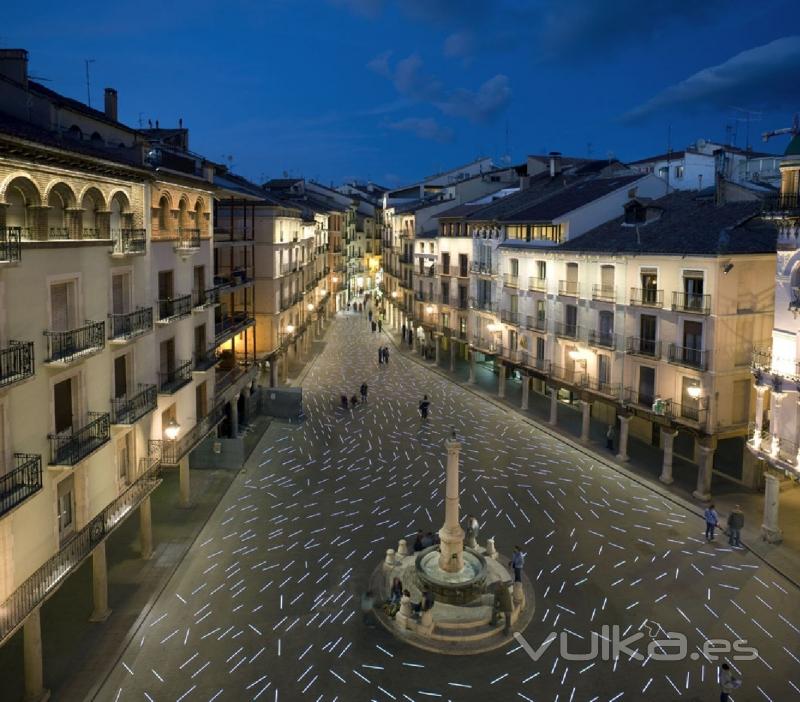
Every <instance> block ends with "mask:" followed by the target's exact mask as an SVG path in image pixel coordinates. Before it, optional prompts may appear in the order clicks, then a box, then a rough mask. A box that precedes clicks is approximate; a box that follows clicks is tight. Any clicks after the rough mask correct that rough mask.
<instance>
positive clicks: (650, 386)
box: [639, 366, 656, 407]
mask: <svg viewBox="0 0 800 702" xmlns="http://www.w3.org/2000/svg"><path fill="white" fill-rule="evenodd" d="M655 394H656V369H655V368H650V367H649V366H641V367H640V368H639V404H641V405H646V406H647V407H650V406H651V405H652V404H653V400H654V399H655Z"/></svg>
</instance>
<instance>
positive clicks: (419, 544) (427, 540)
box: [414, 529, 440, 553]
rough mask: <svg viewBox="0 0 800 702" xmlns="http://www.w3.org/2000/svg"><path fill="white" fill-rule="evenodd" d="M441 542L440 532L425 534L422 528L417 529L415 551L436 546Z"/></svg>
mask: <svg viewBox="0 0 800 702" xmlns="http://www.w3.org/2000/svg"><path fill="white" fill-rule="evenodd" d="M439 542H440V539H439V534H434V533H433V532H432V531H429V532H428V533H427V534H423V532H422V529H417V536H416V538H415V539H414V553H417V552H419V551H424V550H425V549H426V548H430V547H431V546H436V545H437V544H438V543H439Z"/></svg>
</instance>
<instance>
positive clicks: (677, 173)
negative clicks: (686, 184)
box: [675, 166, 683, 179]
mask: <svg viewBox="0 0 800 702" xmlns="http://www.w3.org/2000/svg"><path fill="white" fill-rule="evenodd" d="M675 177H676V178H678V179H681V178H683V166H675Z"/></svg>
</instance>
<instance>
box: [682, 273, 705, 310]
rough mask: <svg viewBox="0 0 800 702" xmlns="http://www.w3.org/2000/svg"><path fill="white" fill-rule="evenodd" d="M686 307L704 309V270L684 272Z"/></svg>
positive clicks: (684, 302)
mask: <svg viewBox="0 0 800 702" xmlns="http://www.w3.org/2000/svg"><path fill="white" fill-rule="evenodd" d="M683 294H684V301H683V304H684V308H685V309H689V310H702V309H703V308H704V304H703V271H684V272H683Z"/></svg>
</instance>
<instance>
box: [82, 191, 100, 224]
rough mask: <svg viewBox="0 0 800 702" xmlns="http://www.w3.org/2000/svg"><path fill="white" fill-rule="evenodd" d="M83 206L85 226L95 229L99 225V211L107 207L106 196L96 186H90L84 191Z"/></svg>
mask: <svg viewBox="0 0 800 702" xmlns="http://www.w3.org/2000/svg"><path fill="white" fill-rule="evenodd" d="M81 207H82V208H83V228H84V229H95V228H97V226H98V223H97V213H98V212H99V211H101V210H105V209H106V202H105V198H104V197H103V193H101V192H100V191H99V190H98V189H97V188H96V187H94V186H89V187H88V188H86V189H85V190H84V191H83V195H82V197H81Z"/></svg>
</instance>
